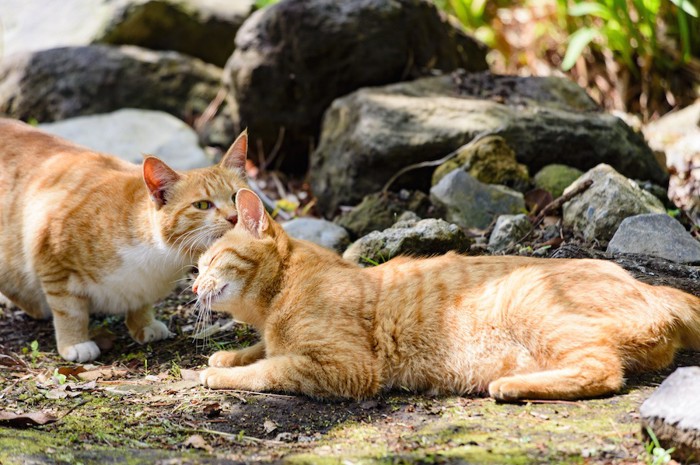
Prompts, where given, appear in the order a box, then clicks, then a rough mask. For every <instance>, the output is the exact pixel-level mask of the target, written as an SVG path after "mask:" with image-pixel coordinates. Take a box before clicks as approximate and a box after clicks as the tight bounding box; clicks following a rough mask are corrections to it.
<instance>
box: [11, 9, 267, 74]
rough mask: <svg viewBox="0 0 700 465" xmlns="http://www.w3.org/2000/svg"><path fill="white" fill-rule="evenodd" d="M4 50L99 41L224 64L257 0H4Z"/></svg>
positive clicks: (23, 50) (42, 48)
mask: <svg viewBox="0 0 700 465" xmlns="http://www.w3.org/2000/svg"><path fill="white" fill-rule="evenodd" d="M3 2H4V5H5V6H6V7H7V8H5V9H4V10H3V25H4V26H5V34H4V39H5V40H4V43H3V45H4V46H5V47H4V48H5V53H6V54H7V55H11V54H13V53H16V52H37V51H40V50H48V49H51V48H58V47H67V46H80V45H91V44H97V43H106V44H115V45H138V46H141V47H144V48H150V49H154V50H174V51H177V52H181V53H185V54H187V55H191V56H194V57H197V58H200V59H202V60H203V61H206V62H208V63H214V64H216V65H217V66H223V65H224V64H225V63H226V60H227V59H228V58H229V57H230V56H231V53H233V48H234V38H235V36H236V32H237V31H238V29H239V28H240V26H241V24H243V21H244V20H245V18H247V17H248V15H250V13H251V12H252V9H253V4H254V0H236V1H232V2H231V1H229V2H227V1H224V0H61V1H59V2H57V1H55V0H3Z"/></svg>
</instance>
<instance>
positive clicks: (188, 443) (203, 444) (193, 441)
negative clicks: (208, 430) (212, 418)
mask: <svg viewBox="0 0 700 465" xmlns="http://www.w3.org/2000/svg"><path fill="white" fill-rule="evenodd" d="M182 445H183V446H185V447H193V448H195V449H202V450H205V451H207V452H209V453H211V452H213V451H214V449H213V448H212V447H211V446H210V445H209V444H208V443H207V441H206V440H205V439H204V438H203V437H202V436H200V435H199V434H193V435H192V436H190V437H189V438H187V439H186V440H185V442H183V443H182Z"/></svg>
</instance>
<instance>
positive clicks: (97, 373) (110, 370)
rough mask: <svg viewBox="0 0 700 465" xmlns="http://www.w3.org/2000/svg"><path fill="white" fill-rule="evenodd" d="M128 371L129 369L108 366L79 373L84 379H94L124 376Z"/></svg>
mask: <svg viewBox="0 0 700 465" xmlns="http://www.w3.org/2000/svg"><path fill="white" fill-rule="evenodd" d="M128 373H129V371H128V370H124V369H118V368H114V367H111V366H108V367H99V368H97V369H96V370H89V371H84V372H82V373H78V378H80V379H82V380H83V381H93V380H96V379H112V378H123V377H124V376H126V375H127V374H128Z"/></svg>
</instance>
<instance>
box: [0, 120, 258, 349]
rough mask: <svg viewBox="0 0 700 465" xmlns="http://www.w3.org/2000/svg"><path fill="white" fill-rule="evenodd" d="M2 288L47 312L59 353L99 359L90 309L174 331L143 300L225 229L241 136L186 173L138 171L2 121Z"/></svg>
mask: <svg viewBox="0 0 700 465" xmlns="http://www.w3.org/2000/svg"><path fill="white" fill-rule="evenodd" d="M0 140H1V141H2V145H0V292H2V294H4V295H5V296H6V297H7V298H9V299H10V300H11V301H12V302H13V303H14V304H16V305H17V306H19V307H20V308H22V309H23V310H24V311H25V312H27V313H28V314H29V315H31V316H33V317H35V318H41V317H48V316H50V315H51V314H53V322H54V327H55V329H56V342H57V345H58V352H59V353H60V354H61V356H62V357H63V358H64V359H66V360H69V361H76V362H85V361H89V360H93V359H95V358H97V356H98V355H99V354H100V349H99V348H98V347H97V345H96V344H95V342H93V341H91V340H90V338H89V336H88V320H89V313H91V312H93V311H94V312H107V313H118V314H125V315H126V325H127V327H128V329H129V332H130V333H131V335H132V336H133V338H134V339H135V340H136V341H138V342H140V343H145V342H149V341H155V340H159V339H163V338H166V337H168V336H170V331H169V330H168V328H167V327H166V326H165V325H164V324H163V323H161V322H160V321H157V320H155V319H154V314H153V310H152V307H151V305H152V304H153V303H154V302H155V301H156V300H158V299H159V298H162V297H164V296H165V295H167V294H168V293H169V292H170V291H171V290H172V289H173V287H175V285H176V282H177V280H178V279H179V278H181V277H182V276H183V275H184V274H185V272H186V270H187V268H188V267H189V266H190V265H192V264H194V263H195V262H196V259H197V257H198V255H199V254H200V253H201V252H203V251H204V250H205V249H206V248H207V247H208V246H209V245H211V244H212V243H213V242H214V240H215V239H217V238H219V237H221V236H222V235H223V234H224V232H226V231H228V230H229V229H231V228H232V227H233V224H234V223H235V222H236V219H237V213H236V208H235V205H234V202H233V195H234V193H235V192H236V191H237V190H238V189H239V188H240V187H242V186H244V185H246V183H245V173H244V164H245V158H246V151H247V136H246V135H245V134H242V135H241V136H239V138H238V139H237V140H236V142H235V143H234V144H233V145H232V147H231V149H229V151H228V153H227V154H226V156H225V157H224V158H223V160H222V161H221V163H220V164H219V165H217V166H213V167H211V168H203V169H198V170H193V171H189V172H184V173H178V172H175V171H173V170H172V169H170V168H169V167H168V166H167V165H166V164H165V163H163V162H162V161H160V160H159V159H157V158H155V157H148V158H146V159H145V160H144V162H143V167H140V166H138V165H134V164H131V163H127V162H124V161H121V160H119V159H118V158H115V157H111V156H108V155H103V154H99V153H95V152H93V151H91V150H88V149H86V148H84V147H80V146H77V145H74V144H72V143H70V142H68V141H65V140H62V139H60V138H58V137H55V136H52V135H48V134H45V133H43V132H41V131H39V130H37V129H34V128H32V127H30V126H28V125H26V124H24V123H21V122H18V121H12V120H2V119H0Z"/></svg>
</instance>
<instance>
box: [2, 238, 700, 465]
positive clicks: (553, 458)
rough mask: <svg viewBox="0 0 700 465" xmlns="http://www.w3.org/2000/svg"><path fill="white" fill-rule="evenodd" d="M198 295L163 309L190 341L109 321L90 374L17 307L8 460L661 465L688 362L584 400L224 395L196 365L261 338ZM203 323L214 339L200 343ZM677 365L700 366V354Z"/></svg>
mask: <svg viewBox="0 0 700 465" xmlns="http://www.w3.org/2000/svg"><path fill="white" fill-rule="evenodd" d="M572 250H573V252H572ZM575 250H576V249H571V250H570V254H571V253H575ZM192 297H193V296H192V294H191V293H189V292H188V291H187V290H180V291H178V292H176V293H174V294H173V295H172V296H171V297H170V298H168V299H166V300H165V301H164V302H162V303H161V304H159V309H158V310H159V314H160V316H161V318H163V319H165V320H167V321H168V322H169V325H170V328H171V330H173V331H174V332H175V333H176V334H177V335H176V337H174V338H173V339H171V340H168V341H164V342H161V343H154V344H152V345H148V346H140V345H138V344H136V343H134V342H133V341H132V340H131V339H130V338H129V336H128V335H127V334H126V331H125V327H124V325H123V322H122V321H121V319H120V318H116V317H106V318H101V319H95V320H94V321H93V325H92V330H93V335H94V337H95V339H96V340H97V341H99V343H100V345H101V347H102V348H103V355H102V357H101V358H100V360H99V362H97V363H95V364H94V365H85V366H82V367H80V366H77V365H71V364H69V363H66V362H65V361H63V360H61V359H60V358H59V357H58V356H57V353H56V348H55V343H54V341H53V331H52V328H51V325H50V323H48V322H42V321H34V320H31V319H29V318H28V317H27V316H26V315H24V314H23V313H21V312H19V311H12V310H8V309H5V310H4V311H3V313H2V314H1V315H0V341H2V342H1V343H0V399H1V400H2V408H0V463H2V464H4V465H11V464H25V463H32V464H34V463H36V464H39V463H52V464H54V463H59V464H73V463H83V464H88V463H95V464H97V463H99V464H104V463H115V464H119V463H129V464H132V463H163V464H165V463H167V464H174V463H178V464H179V463H314V464H316V463H381V464H385V463H386V464H395V463H455V464H456V463H522V464H525V463H594V464H603V463H618V464H623V463H624V464H631V463H652V458H651V455H649V453H648V451H647V449H646V447H647V443H648V441H647V440H646V439H645V438H644V437H643V435H642V433H641V427H640V422H639V414H638V409H639V406H640V404H641V403H642V402H643V401H644V400H645V399H646V398H648V397H649V395H650V394H651V393H652V392H653V391H654V389H655V388H656V387H657V386H658V384H659V383H660V382H661V381H662V380H663V379H664V378H665V377H666V376H667V375H668V374H669V373H670V372H671V371H672V370H673V369H674V367H670V368H669V369H667V370H664V371H663V372H658V373H647V374H644V375H641V376H633V377H631V378H630V379H629V380H628V384H627V387H626V388H625V389H624V390H623V391H622V392H621V393H619V394H617V395H615V396H611V397H607V398H602V399H593V400H586V401H578V402H541V401H540V402H527V403H523V404H498V403H496V402H494V401H493V400H492V399H490V398H484V397H447V398H433V397H427V396H419V395H414V394H409V393H402V392H390V393H385V394H384V395H382V396H380V397H379V398H376V399H368V400H365V401H362V402H350V401H345V402H319V401H315V400H312V399H309V398H306V397H301V396H290V395H282V394H260V393H251V392H239V391H212V390H208V389H205V388H202V387H201V386H199V385H198V383H197V381H196V371H195V370H197V369H198V368H201V367H203V366H204V365H205V363H206V358H207V355H208V354H210V353H211V352H213V351H215V350H218V349H220V348H222V347H238V346H242V345H247V344H250V343H251V342H254V340H255V338H256V336H255V334H254V333H253V332H252V330H250V329H249V328H247V327H245V326H240V325H233V324H232V322H231V321H229V320H225V319H222V320H216V321H210V322H201V321H200V322H199V323H198V322H197V321H198V319H197V313H196V311H195V309H194V308H193V305H192V304H191V302H192ZM219 327H222V328H224V330H222V331H219V332H216V329H217V328H219ZM203 328H204V329H205V330H206V331H207V332H208V333H210V336H209V337H208V338H207V339H206V341H205V340H203V339H193V338H192V336H193V334H195V333H196V332H198V331H200V330H202V329H203ZM676 363H677V365H678V366H690V365H699V364H700V353H689V352H688V353H682V354H680V356H679V357H678V359H677V362H676ZM7 412H13V413H14V414H15V415H16V416H15V417H11V418H10V417H8V416H7Z"/></svg>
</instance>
